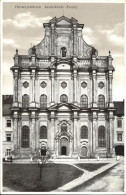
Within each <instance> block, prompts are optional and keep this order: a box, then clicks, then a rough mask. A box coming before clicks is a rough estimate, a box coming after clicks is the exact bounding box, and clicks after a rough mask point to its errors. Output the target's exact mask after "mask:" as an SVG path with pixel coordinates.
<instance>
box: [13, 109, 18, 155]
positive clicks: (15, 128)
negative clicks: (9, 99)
mask: <svg viewBox="0 0 126 195" xmlns="http://www.w3.org/2000/svg"><path fill="white" fill-rule="evenodd" d="M17 148H18V112H14V115H13V149H14V151H15V152H16V151H17Z"/></svg>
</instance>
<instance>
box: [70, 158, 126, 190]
mask: <svg viewBox="0 0 126 195" xmlns="http://www.w3.org/2000/svg"><path fill="white" fill-rule="evenodd" d="M74 191H75V192H123V191H124V161H121V162H120V163H119V164H118V165H116V166H115V167H113V168H112V169H111V170H109V171H107V172H106V173H104V174H103V175H102V176H100V177H99V178H97V179H94V180H93V181H91V182H90V181H89V183H88V184H87V185H86V186H85V184H83V185H81V186H80V187H77V188H76V189H74Z"/></svg>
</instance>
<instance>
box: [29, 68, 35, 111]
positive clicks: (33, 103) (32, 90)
mask: <svg viewBox="0 0 126 195" xmlns="http://www.w3.org/2000/svg"><path fill="white" fill-rule="evenodd" d="M31 80H32V87H31V103H30V106H31V107H35V69H32V72H31Z"/></svg>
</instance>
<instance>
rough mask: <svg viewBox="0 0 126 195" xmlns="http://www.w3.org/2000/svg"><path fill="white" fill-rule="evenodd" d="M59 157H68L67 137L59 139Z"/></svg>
mask: <svg viewBox="0 0 126 195" xmlns="http://www.w3.org/2000/svg"><path fill="white" fill-rule="evenodd" d="M60 155H65V156H68V155H69V140H68V138H67V137H62V138H61V139H60Z"/></svg>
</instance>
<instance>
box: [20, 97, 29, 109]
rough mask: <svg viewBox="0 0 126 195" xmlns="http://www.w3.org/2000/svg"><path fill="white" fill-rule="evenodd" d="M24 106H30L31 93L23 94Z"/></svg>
mask: <svg viewBox="0 0 126 195" xmlns="http://www.w3.org/2000/svg"><path fill="white" fill-rule="evenodd" d="M22 107H23V108H28V107H29V95H27V94H25V95H23V96H22Z"/></svg>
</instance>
